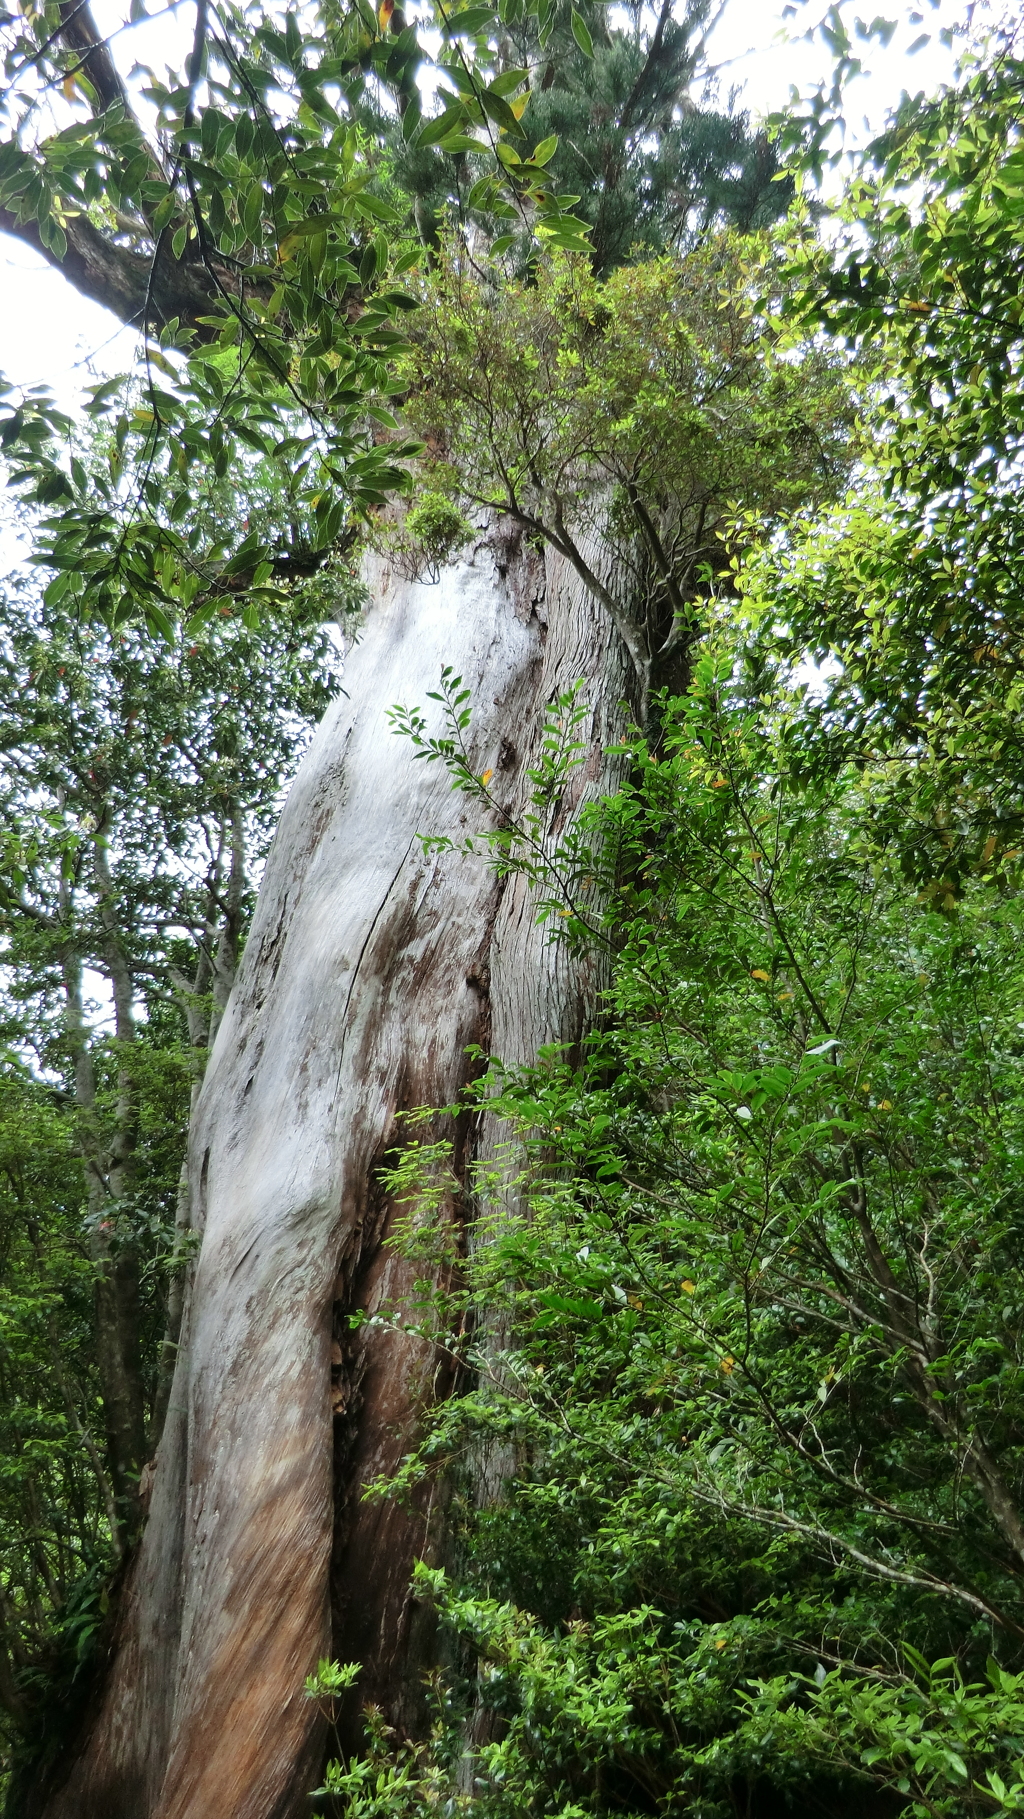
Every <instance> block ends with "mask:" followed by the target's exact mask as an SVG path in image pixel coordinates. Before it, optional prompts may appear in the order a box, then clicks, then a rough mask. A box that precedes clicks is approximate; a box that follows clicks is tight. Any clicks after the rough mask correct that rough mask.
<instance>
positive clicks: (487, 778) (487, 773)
mask: <svg viewBox="0 0 1024 1819" xmlns="http://www.w3.org/2000/svg"><path fill="white" fill-rule="evenodd" d="M493 776H494V772H493V771H485V772H484V774H483V776H482V777H481V779H480V781H481V783H482V784H483V785H484V787H485V788H486V786H487V784H488V783H490V781H491V778H492V777H493Z"/></svg>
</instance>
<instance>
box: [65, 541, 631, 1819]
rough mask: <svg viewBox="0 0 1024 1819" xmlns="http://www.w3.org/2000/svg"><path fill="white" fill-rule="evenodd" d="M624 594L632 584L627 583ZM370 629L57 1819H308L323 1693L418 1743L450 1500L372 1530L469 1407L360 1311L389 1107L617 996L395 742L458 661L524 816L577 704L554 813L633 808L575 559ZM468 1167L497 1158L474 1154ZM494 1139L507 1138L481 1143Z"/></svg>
mask: <svg viewBox="0 0 1024 1819" xmlns="http://www.w3.org/2000/svg"><path fill="white" fill-rule="evenodd" d="M605 578H607V575H606V576H605ZM374 591H375V596H376V598H375V602H374V605H373V608H372V611H371V613H370V615H369V617H368V621H367V624H366V626H365V628H364V632H363V636H362V639H361V641H360V642H359V643H358V644H357V646H356V648H355V650H354V651H353V653H352V655H351V657H350V660H349V663H348V665H347V668H346V677H345V688H346V695H345V696H344V697H343V698H342V699H341V700H339V701H338V703H337V704H336V705H335V707H334V708H333V709H332V711H331V713H330V714H329V715H328V717H327V720H326V722H325V723H324V725H323V726H322V728H321V729H320V732H319V734H318V736H317V739H316V741H315V742H314V745H313V747H312V749H311V750H310V752H309V754H308V756H307V758H306V760H305V762H304V764H303V767H302V769H301V771H300V774H299V776H298V779H297V781H296V783H295V785H294V787H293V790H292V793H291V796H290V798H289V801H288V804H287V807H286V809H285V812H284V815H283V817H282V821H281V826H280V829H279V831H278V834H277V837H276V840H275V843H274V846H273V849H272V852H271V856H270V860H269V863H268V867H267V872H266V877H265V880H264V884H263V888H262V891H261V893H260V900H259V905H258V909H257V913H256V917H255V921H254V924H253V928H252V932H251V935H250V938H249V943H248V947H247V949H246V953H245V957H244V960H243V962H242V966H241V969H240V972H239V977H238V982H237V984H236V986H235V989H234V992H233V994H232V997H231V1000H230V1003H229V1005H228V1009H227V1012H226V1015H225V1017H224V1021H223V1024H222V1026H221V1029H220V1033H219V1035H218V1039H217V1044H216V1047H215V1050H214V1053H213V1057H212V1059H211V1063H210V1066H209V1069H208V1072H207V1075H206V1079H205V1082H204V1085H203V1088H202V1093H201V1096H200V1102H199V1106H198V1109H197V1115H196V1118H195V1123H194V1130H193V1134H192V1144H191V1157H190V1167H189V1174H190V1180H191V1181H192V1183H193V1184H194V1186H193V1206H192V1217H193V1221H194V1223H195V1225H196V1227H197V1229H199V1230H200V1231H201V1233H202V1248H201V1251H200V1255H199V1258H198V1262H197V1265H196V1268H195V1275H194V1281H193V1284H192V1289H191V1294H190V1298H189V1305H188V1307H187V1310H186V1314H185V1319H184V1323H183V1328H182V1344H181V1348H180V1352H179V1361H178V1366H177V1371H176V1375H175V1380H174V1386H173V1390H172V1393H171V1398H170V1408H169V1411H168V1416H167V1422H166V1426H165V1429H164V1434H163V1438H162V1440H161V1443H160V1448H159V1452H158V1456H157V1465H156V1473H155V1481H154V1489H153V1498H152V1505H151V1513H150V1517H149V1522H148V1526H147V1529H146V1532H145V1536H144V1539H143V1542H142V1545H141V1549H140V1551H139V1554H138V1557H137V1559H136V1561H135V1563H134V1567H133V1569H132V1572H131V1574H130V1576H129V1580H128V1583H127V1587H126V1593H125V1598H124V1602H123V1608H122V1615H121V1619H120V1623H119V1629H118V1634H117V1637H116V1639H115V1643H114V1646H113V1649H112V1658H111V1660H110V1664H109V1670H108V1674H107V1679H106V1684H105V1688H104V1690H103V1695H102V1701H101V1703H100V1704H99V1706H98V1707H97V1709H96V1711H95V1712H94V1715H93V1717H92V1719H91V1721H90V1725H89V1727H88V1732H87V1734H86V1735H84V1736H82V1737H80V1738H79V1740H78V1744H77V1746H76V1749H75V1751H74V1753H73V1758H72V1760H71V1762H70V1767H69V1765H68V1763H67V1761H66V1762H65V1764H64V1768H63V1770H62V1771H61V1772H62V1774H63V1776H64V1780H63V1785H62V1786H60V1787H58V1788H56V1789H54V1787H53V1786H52V1784H51V1787H50V1790H49V1791H48V1792H47V1793H46V1794H45V1795H43V1794H42V1790H40V1793H41V1797H40V1799H39V1800H38V1802H37V1803H36V1804H35V1806H34V1808H33V1810H34V1811H35V1812H39V1813H43V1814H45V1816H46V1819H72V1816H73V1819H212V1816H213V1815H214V1814H216V1815H217V1819H292V1815H295V1816H297V1815H299V1814H303V1815H304V1814H306V1813H307V1812H308V1810H309V1809H308V1798H307V1796H308V1790H309V1788H310V1787H311V1786H313V1785H314V1784H315V1782H314V1777H315V1776H316V1774H317V1771H318V1768H319V1766H320V1760H319V1759H320V1755H321V1752H322V1749H323V1737H322V1733H321V1731H320V1728H319V1724H318V1720H317V1717H316V1713H315V1711H314V1709H313V1708H312V1706H311V1705H310V1703H309V1701H307V1700H306V1699H305V1698H304V1696H303V1693H302V1682H303V1678H304V1676H305V1675H306V1673H307V1672H308V1671H309V1670H310V1669H311V1667H313V1666H314V1665H315V1663H316V1661H317V1659H318V1657H320V1656H322V1655H325V1654H333V1655H336V1656H338V1657H339V1658H341V1659H343V1660H352V1659H360V1660H361V1661H362V1662H363V1663H364V1664H365V1686H364V1691H365V1694H366V1696H367V1697H370V1698H373V1699H375V1700H376V1701H378V1702H379V1703H381V1704H383V1705H384V1707H385V1709H386V1710H387V1711H388V1712H389V1713H390V1715H391V1716H392V1718H393V1719H394V1720H395V1721H396V1722H398V1723H399V1724H400V1725H401V1724H405V1723H407V1722H411V1721H412V1715H413V1713H414V1711H415V1706H416V1684H417V1679H418V1671H419V1670H420V1669H421V1668H422V1666H423V1665H424V1657H425V1653H426V1652H429V1637H428V1636H427V1635H426V1634H425V1632H423V1631H422V1629H421V1626H420V1625H419V1624H418V1622H417V1614H416V1612H415V1610H414V1609H412V1607H411V1605H410V1600H409V1589H408V1588H409V1578H410V1572H411V1567H412V1563H413V1560H414V1559H415V1557H416V1556H417V1555H418V1554H422V1553H423V1552H424V1550H425V1548H426V1547H428V1546H429V1545H430V1523H431V1516H430V1511H429V1508H427V1507H426V1506H424V1507H423V1508H421V1509H420V1510H418V1511H413V1512H410V1511H408V1510H401V1509H399V1508H397V1507H396V1506H394V1505H390V1504H388V1503H374V1504H369V1505H367V1504H362V1503H361V1502H360V1499H359V1487H360V1485H361V1483H363V1482H364V1481H365V1480H366V1478H367V1477H368V1476H372V1475H375V1474H377V1473H379V1472H381V1471H386V1470H387V1469H388V1468H389V1466H391V1465H392V1464H393V1463H396V1462H397V1461H398V1460H399V1459H400V1458H401V1456H402V1454H403V1453H404V1452H406V1451H407V1450H408V1447H409V1444H410V1439H411V1438H412V1436H413V1435H414V1433H415V1429H416V1422H417V1411H418V1408H419V1406H420V1405H421V1403H422V1399H423V1398H424V1396H428V1397H429V1396H430V1395H433V1394H439V1393H444V1392H445V1390H446V1389H447V1387H448V1385H447V1384H446V1382H445V1381H444V1378H443V1370H442V1367H441V1365H440V1362H439V1360H438V1359H436V1358H434V1357H428V1356H426V1355H425V1350H426V1348H425V1347H424V1346H423V1345H422V1344H421V1343H419V1342H417V1341H414V1340H412V1339H410V1338H407V1337H405V1336H403V1335H402V1334H400V1333H397V1332H394V1331H389V1330H387V1329H384V1328H374V1327H366V1328H363V1329H361V1332H360V1333H359V1334H358V1335H356V1336H355V1340H354V1342H351V1341H346V1342H345V1344H344V1346H343V1359H342V1365H341V1367H340V1369H339V1367H338V1365H337V1362H336V1361H337V1357H338V1352H337V1349H336V1350H335V1352H334V1357H335V1369H334V1373H333V1378H332V1368H331V1367H332V1345H334V1346H335V1347H336V1346H337V1343H338V1338H339V1335H343V1334H344V1333H345V1331H346V1329H347V1322H346V1321H345V1320H344V1319H343V1318H342V1317H343V1316H344V1315H346V1314H347V1313H348V1312H349V1311H351V1310H352V1309H353V1308H355V1307H364V1308H368V1309H370V1310H373V1309H375V1308H376V1307H378V1306H380V1305H381V1304H383V1303H390V1304H394V1303H395V1302H396V1301H397V1302H400V1301H401V1298H402V1296H403V1293H404V1292H405V1291H406V1289H407V1288H408V1286H409V1282H408V1281H407V1279H406V1271H407V1270H408V1269H409V1266H407V1265H404V1264H403V1263H402V1262H401V1260H400V1259H399V1258H397V1257H396V1255H395V1254H394V1253H392V1252H390V1251H388V1250H386V1249H384V1248H382V1241H383V1240H384V1239H385V1238H386V1236H387V1233H388V1229H389V1224H390V1222H391V1220H392V1217H393V1212H394V1209H393V1207H392V1206H390V1205H389V1204H388V1202H387V1199H386V1198H385V1197H384V1195H383V1194H382V1192H381V1190H380V1188H379V1185H378V1184H377V1178H376V1171H377V1170H378V1167H379V1164H380V1162H381V1159H382V1157H383V1156H384V1154H385V1152H386V1151H387V1150H388V1149H389V1148H390V1147H391V1146H392V1145H393V1144H394V1143H395V1141H396V1138H397V1137H398V1131H397V1128H396V1114H397V1113H399V1112H401V1111H402V1110H403V1109H405V1108H407V1107H411V1106H415V1105H420V1104H435V1105H443V1104H446V1103H450V1102H451V1101H452V1100H453V1099H454V1098H455V1096H456V1095H457V1094H458V1092H459V1090H460V1088H461V1087H462V1086H463V1084H464V1083H465V1082H466V1081H467V1079H468V1078H469V1077H470V1072H471V1068H472V1067H473V1066H478V1065H479V1063H472V1062H471V1061H470V1060H469V1059H468V1058H467V1055H466V1053H465V1051H466V1048H467V1046H468V1045H470V1044H479V1045H480V1046H481V1047H482V1048H483V1049H484V1050H485V1051H492V1052H495V1053H500V1054H501V1055H502V1056H503V1057H504V1058H506V1059H507V1060H510V1061H513V1062H515V1061H521V1060H529V1059H531V1058H532V1057H533V1056H534V1055H535V1053H536V1050H537V1048H538V1046H539V1045H540V1044H541V1043H543V1042H549V1041H555V1040H562V1041H565V1042H569V1043H572V1042H575V1041H576V1040H578V1038H579V1036H580V1034H581V1032H582V1030H583V1029H584V1027H585V1025H586V1022H587V1018H588V1015H589V1014H590V1007H591V1005H592V1002H593V998H594V992H595V985H596V980H595V977H594V976H593V974H592V973H591V972H588V967H587V964H586V963H585V962H578V961H574V960H573V959H572V958H571V956H570V955H569V954H568V953H567V951H566V950H565V949H564V948H563V947H560V946H558V945H553V944H552V943H551V942H550V940H549V939H548V936H547V934H546V932H545V931H544V930H543V929H538V928H537V926H536V923H535V914H534V905H533V904H532V903H531V901H530V898H529V893H528V891H527V890H526V889H525V888H524V886H523V884H522V881H521V880H519V879H511V880H508V881H506V882H505V883H502V882H501V881H499V880H498V879H496V877H495V875H494V873H493V871H492V870H491V869H490V868H489V866H488V864H487V862H486V860H485V859H482V858H466V857H462V856H458V855H457V854H454V853H451V852H448V853H440V854H434V855H425V854H424V851H423V848H422V846H421V844H420V841H419V840H418V838H417V836H418V835H419V834H421V833H422V834H429V833H437V834H447V835H450V836H452V837H455V838H459V837H460V836H462V835H463V834H465V833H467V832H472V831H473V830H474V828H475V827H478V826H479V825H480V821H479V811H478V810H477V808H476V807H475V806H474V805H467V801H466V799H465V798H464V797H463V796H461V795H460V794H458V793H457V792H453V791H452V790H451V788H450V785H449V780H448V778H447V777H446V776H445V775H444V774H443V773H442V772H441V771H440V769H439V767H437V766H431V765H428V764H425V763H422V762H417V761H416V760H415V757H414V754H413V751H412V750H411V749H410V747H409V745H408V742H407V741H404V740H401V739H398V738H396V737H395V736H394V734H393V733H392V732H391V730H390V728H389V725H388V722H387V716H386V710H387V708H388V707H389V706H390V705H391V704H392V703H394V702H396V701H401V702H403V703H405V704H408V705H418V706H420V707H427V706H428V705H430V704H428V702H427V695H428V691H429V690H431V689H433V688H436V686H437V683H438V679H439V676H440V671H441V668H442V665H444V664H450V665H452V666H453V668H454V670H455V671H456V672H457V673H458V674H461V676H462V677H463V678H464V680H465V682H466V684H467V685H468V686H469V687H470V688H471V689H472V691H473V699H474V708H475V711H474V718H473V724H472V727H471V729H470V735H469V737H470V743H471V750H472V754H473V761H474V765H475V766H476V767H477V768H478V769H479V771H480V772H483V771H484V770H485V769H492V770H493V772H494V781H493V783H492V785H491V789H492V791H493V792H494V793H495V794H496V797H497V800H498V801H499V803H500V804H501V806H502V808H503V809H504V810H505V811H506V812H509V813H512V814H515V813H516V812H517V810H518V808H519V806H520V804H521V803H522V802H523V800H524V799H525V796H526V794H527V793H528V789H529V785H528V781H527V778H526V771H527V770H528V768H529V767H530V766H531V764H534V763H536V761H537V756H538V747H539V735H540V728H541V723H542V719H543V712H544V707H545V705H546V704H547V703H548V702H549V701H550V700H551V699H552V697H553V696H554V695H556V694H557V693H558V692H559V691H560V690H562V689H564V688H566V687H568V686H569V685H571V684H572V683H573V682H575V681H577V680H578V679H581V678H582V679H583V682H584V694H585V697H586V699H588V701H589V702H590V704H591V716H590V722H589V727H588V729H587V736H588V737H589V740H590V747H591V749H590V756H589V759H588V761H587V762H586V764H585V765H583V766H582V767H581V768H580V770H579V771H578V772H577V773H576V779H575V782H574V783H573V785H572V786H571V788H570V790H569V791H568V792H567V795H568V796H569V797H571V798H572V799H571V800H566V801H563V802H562V804H561V805H560V808H559V815H560V818H561V819H562V821H563V823H565V822H568V820H569V819H570V818H571V816H572V814H573V813H575V812H576V811H577V810H578V807H579V805H580V802H581V801H582V799H583V798H584V796H585V795H593V794H597V793H600V792H601V791H602V790H604V789H606V788H607V787H608V786H609V784H610V783H611V782H612V781H613V778H612V776H611V774H610V770H609V765H610V763H613V762H614V761H611V760H609V759H608V758H607V757H606V756H605V748H606V747H607V746H608V745H609V744H610V743H612V742H613V741H614V740H615V739H616V737H617V736H618V735H619V733H620V732H621V730H622V724H623V709H622V705H621V704H622V700H623V697H624V694H625V693H626V692H627V691H628V689H629V687H630V680H629V675H630V670H629V666H628V663H627V661H626V660H625V659H624V653H623V651H622V648H621V644H620V641H619V638H618V635H617V634H616V633H615V631H614V629H613V628H612V626H611V624H610V622H609V619H608V617H607V613H606V608H605V607H604V606H602V605H601V604H600V603H599V602H598V601H597V600H595V598H594V595H593V593H592V591H589V590H588V589H587V588H586V586H585V585H584V584H583V583H582V582H581V580H580V579H579V577H578V575H577V574H576V573H575V572H574V571H573V570H572V569H571V568H570V567H569V565H568V564H567V563H566V562H565V561H564V559H563V558H561V557H558V556H552V555H550V554H549V555H548V556H547V558H542V557H540V556H537V555H535V554H533V553H532V552H530V551H529V550H527V549H525V548H523V547H522V545H521V544H520V545H508V544H502V543H501V542H500V540H498V539H496V538H495V537H492V538H491V539H490V540H489V541H488V542H481V544H480V545H479V546H478V547H477V548H476V550H475V552H474V554H473V556H472V559H471V560H470V561H468V562H465V563H463V564H461V565H460V566H459V567H457V568H454V569H450V570H448V571H446V572H445V573H444V574H443V575H442V578H441V581H440V583H439V585H437V586H433V587H431V586H425V585H422V584H418V583H408V582H404V581H398V580H396V579H395V578H393V577H392V576H390V575H389V574H388V572H387V570H386V569H383V568H378V570H377V572H376V575H375V577H374ZM453 1137H454V1139H455V1142H456V1151H457V1154H458V1155H459V1156H460V1157H461V1159H462V1162H463V1165H468V1163H469V1162H470V1161H471V1159H472V1155H473V1151H474V1145H475V1144H477V1143H479V1142H480V1140H481V1139H480V1133H479V1131H478V1130H477V1129H476V1127H471V1126H470V1124H469V1123H468V1122H467V1124H466V1127H465V1128H463V1129H459V1130H456V1131H453ZM484 1140H485V1141H486V1139H484Z"/></svg>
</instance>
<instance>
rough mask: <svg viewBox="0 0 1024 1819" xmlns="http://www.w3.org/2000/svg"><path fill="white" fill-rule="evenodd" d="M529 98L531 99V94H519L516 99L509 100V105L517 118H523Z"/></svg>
mask: <svg viewBox="0 0 1024 1819" xmlns="http://www.w3.org/2000/svg"><path fill="white" fill-rule="evenodd" d="M529 99H530V97H529V94H525V95H517V96H516V98H515V100H514V101H510V102H509V107H510V108H511V109H512V112H513V113H514V114H515V117H516V119H517V120H521V119H522V117H523V115H524V114H525V112H526V103H527V102H528V101H529Z"/></svg>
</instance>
